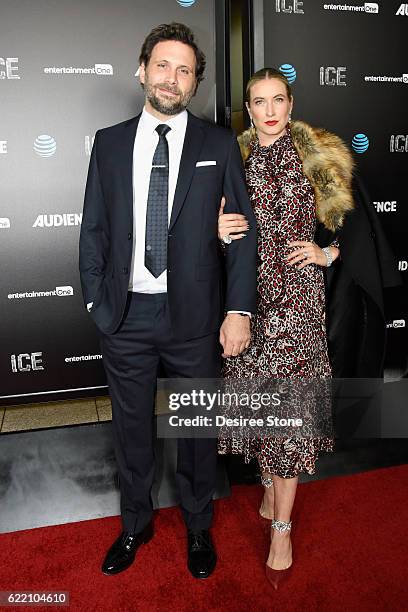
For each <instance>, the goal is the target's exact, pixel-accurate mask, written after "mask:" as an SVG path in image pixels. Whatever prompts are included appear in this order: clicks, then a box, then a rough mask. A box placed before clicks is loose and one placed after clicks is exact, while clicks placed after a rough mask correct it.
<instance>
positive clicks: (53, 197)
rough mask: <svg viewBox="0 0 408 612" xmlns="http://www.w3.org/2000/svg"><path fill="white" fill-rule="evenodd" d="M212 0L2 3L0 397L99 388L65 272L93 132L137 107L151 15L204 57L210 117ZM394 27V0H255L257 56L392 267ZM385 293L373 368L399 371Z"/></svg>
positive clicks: (397, 53) (400, 96) (404, 215)
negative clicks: (388, 253)
mask: <svg viewBox="0 0 408 612" xmlns="http://www.w3.org/2000/svg"><path fill="white" fill-rule="evenodd" d="M217 2H219V3H221V0H155V1H154V2H151V3H150V4H149V6H148V7H147V6H146V3H144V2H141V1H135V0H116V2H113V3H112V2H110V1H109V0H87V1H86V2H80V0H69V1H64V0H61V1H60V2H50V1H49V0H36V1H35V2H32V0H19V2H12V1H11V0H10V1H5V2H3V3H2V7H1V20H0V96H1V111H0V270H1V285H0V287H1V291H0V307H1V319H0V321H1V323H0V325H1V345H0V347H1V348H0V381H1V384H0V404H3V405H6V404H17V403H23V402H35V401H43V400H50V399H56V398H63V397H65V398H69V397H79V396H81V395H86V394H92V395H98V394H104V393H105V392H106V386H105V384H106V381H105V376H104V371H103V366H102V362H101V355H100V349H99V341H98V336H97V332H96V329H95V328H94V326H93V324H92V322H91V320H90V319H89V317H88V315H87V312H86V310H85V308H84V305H83V302H82V295H81V289H80V283H79V275H78V237H79V231H80V225H81V211H82V203H83V192H84V186H85V180H86V173H87V168H88V162H89V156H90V153H91V148H92V143H93V137H94V134H95V131H96V130H97V129H99V128H101V127H105V126H108V125H112V124H114V123H117V122H119V121H123V120H125V119H127V118H129V117H131V116H134V115H135V114H137V113H138V112H139V111H140V110H141V108H142V104H143V95H142V90H141V88H140V84H139V81H138V78H137V76H136V73H137V69H138V57H139V51H140V47H141V44H142V42H143V39H144V37H145V35H146V33H147V32H148V31H149V30H150V29H151V28H152V27H153V26H155V25H157V24H159V23H164V22H169V21H182V22H184V23H186V24H187V25H189V26H190V27H192V28H193V30H194V31H195V32H196V35H197V39H198V42H199V44H200V45H201V47H202V48H203V50H204V51H205V53H206V55H207V60H208V65H207V71H206V79H205V81H204V82H203V83H202V84H201V85H200V88H199V90H198V94H197V96H196V98H195V99H194V101H193V104H192V106H191V109H192V111H193V112H195V113H196V114H198V115H200V116H203V117H206V118H208V119H211V120H215V119H216V93H217V92H216V79H215V74H216V28H215V25H216V21H217V16H216V4H217ZM407 28H408V4H406V3H403V4H401V3H399V2H395V1H393V0H387V1H383V2H377V3H375V2H361V1H359V0H349V2H348V3H347V4H346V3H343V2H339V3H324V2H322V1H320V0H319V1H318V0H303V1H300V0H265V2H264V41H265V64H266V65H272V66H275V67H278V68H279V67H280V68H281V69H282V70H283V71H284V72H285V74H286V75H287V76H288V77H289V79H290V81H291V82H292V85H293V90H294V95H295V112H294V117H295V118H299V119H304V120H305V121H308V122H309V123H311V124H313V125H318V126H322V127H325V128H327V129H329V130H332V131H334V132H336V133H338V134H339V135H340V136H342V137H343V139H344V140H345V141H346V142H348V143H349V145H350V146H351V147H353V149H354V152H355V157H356V160H357V164H358V167H359V170H360V172H361V174H362V176H363V177H364V179H365V181H366V183H367V186H368V188H369V191H370V193H371V195H372V205H373V207H375V208H376V210H377V211H378V215H379V216H380V218H381V222H382V224H383V227H384V230H385V232H386V234H387V236H388V238H389V240H390V243H391V245H392V247H393V249H394V252H395V254H396V266H398V268H399V270H400V271H401V273H402V275H403V277H404V279H407V278H408V246H407V241H406V227H407V221H408V207H407V195H406V185H405V184H406V167H407V161H408V125H407V121H406V108H407V101H408V64H407V63H406V59H405V51H404V49H403V44H404V41H405V37H406V32H407ZM218 85H220V84H219V83H218ZM218 89H220V88H219V87H218ZM362 257H364V254H363V253H362ZM386 297H387V302H386V306H387V325H388V328H389V340H388V351H387V366H388V367H389V368H391V369H394V370H395V371H396V372H398V373H399V374H403V373H404V371H406V361H407V341H406V340H407V338H406V334H405V332H406V330H405V325H406V319H407V300H406V296H405V293H404V291H402V290H401V291H393V292H392V293H390V295H388V296H386Z"/></svg>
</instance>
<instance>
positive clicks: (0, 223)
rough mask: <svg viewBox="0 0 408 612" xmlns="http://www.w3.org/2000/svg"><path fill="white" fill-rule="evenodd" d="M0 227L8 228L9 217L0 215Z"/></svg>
mask: <svg viewBox="0 0 408 612" xmlns="http://www.w3.org/2000/svg"><path fill="white" fill-rule="evenodd" d="M0 229H10V219H9V218H8V217H0Z"/></svg>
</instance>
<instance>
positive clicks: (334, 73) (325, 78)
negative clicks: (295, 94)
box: [320, 66, 347, 86]
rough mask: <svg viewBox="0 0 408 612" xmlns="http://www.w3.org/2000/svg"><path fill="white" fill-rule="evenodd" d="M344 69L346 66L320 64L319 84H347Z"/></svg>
mask: <svg viewBox="0 0 408 612" xmlns="http://www.w3.org/2000/svg"><path fill="white" fill-rule="evenodd" d="M346 71H347V68H346V66H338V67H337V68H335V67H334V66H326V67H325V66H320V85H332V86H333V85H338V86H345V85H347V83H346V76H347V75H346Z"/></svg>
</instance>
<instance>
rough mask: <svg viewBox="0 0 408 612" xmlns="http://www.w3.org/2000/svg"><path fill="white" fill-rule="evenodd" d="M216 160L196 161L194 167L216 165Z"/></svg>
mask: <svg viewBox="0 0 408 612" xmlns="http://www.w3.org/2000/svg"><path fill="white" fill-rule="evenodd" d="M216 165H217V162H216V161H215V160H212V161H199V162H197V163H196V168H200V167H201V166H216Z"/></svg>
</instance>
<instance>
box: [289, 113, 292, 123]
mask: <svg viewBox="0 0 408 612" xmlns="http://www.w3.org/2000/svg"><path fill="white" fill-rule="evenodd" d="M291 121H292V113H289V123H290V122H291Z"/></svg>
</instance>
